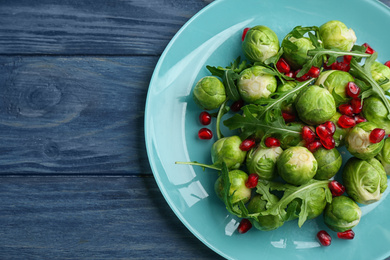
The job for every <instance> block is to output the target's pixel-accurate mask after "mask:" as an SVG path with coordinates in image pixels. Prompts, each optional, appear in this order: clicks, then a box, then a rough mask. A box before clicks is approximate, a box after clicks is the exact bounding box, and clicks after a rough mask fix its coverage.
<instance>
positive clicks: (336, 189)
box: [328, 181, 345, 197]
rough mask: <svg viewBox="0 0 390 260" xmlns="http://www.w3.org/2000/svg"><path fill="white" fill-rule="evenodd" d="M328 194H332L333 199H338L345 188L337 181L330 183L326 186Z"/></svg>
mask: <svg viewBox="0 0 390 260" xmlns="http://www.w3.org/2000/svg"><path fill="white" fill-rule="evenodd" d="M328 187H329V189H330V192H332V195H333V197H338V196H341V195H343V194H344V192H345V187H344V185H342V184H341V183H340V182H338V181H331V182H329V184H328Z"/></svg>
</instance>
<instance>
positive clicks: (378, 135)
mask: <svg viewBox="0 0 390 260" xmlns="http://www.w3.org/2000/svg"><path fill="white" fill-rule="evenodd" d="M385 135H386V132H385V130H383V129H381V128H375V129H373V130H372V131H371V133H370V136H369V138H370V142H371V143H374V144H376V143H379V142H380V141H382V140H383V138H385Z"/></svg>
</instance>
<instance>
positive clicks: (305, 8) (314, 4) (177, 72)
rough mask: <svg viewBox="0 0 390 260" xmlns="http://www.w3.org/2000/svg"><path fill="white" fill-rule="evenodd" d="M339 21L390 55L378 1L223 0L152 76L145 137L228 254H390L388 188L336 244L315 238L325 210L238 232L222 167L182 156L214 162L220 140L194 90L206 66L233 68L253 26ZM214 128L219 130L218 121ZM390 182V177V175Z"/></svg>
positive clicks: (209, 241)
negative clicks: (212, 134)
mask: <svg viewBox="0 0 390 260" xmlns="http://www.w3.org/2000/svg"><path fill="white" fill-rule="evenodd" d="M329 20H340V21H343V22H344V23H345V24H346V25H347V26H348V27H350V28H353V30H354V31H355V33H356V36H357V39H358V40H357V44H363V43H364V42H368V43H369V44H370V45H371V46H372V47H373V48H374V49H375V50H376V51H378V53H379V61H381V62H385V61H386V60H388V59H390V49H389V48H388V43H389V42H390V34H388V33H387V31H386V29H385V28H390V9H389V8H388V7H387V6H385V5H383V4H382V3H380V2H377V1H372V0H357V1H354V2H353V4H351V2H350V1H340V0H327V1H311V0H303V1H302V0H301V1H290V0H272V1H271V0H262V1H259V0H245V1H237V0H219V1H215V2H213V3H211V4H209V5H208V6H207V7H206V8H204V9H203V10H201V11H200V12H199V13H197V14H196V15H195V16H194V17H192V18H191V19H190V20H189V21H188V22H187V23H186V24H185V25H184V26H183V27H182V28H181V29H180V30H179V32H178V33H177V34H176V35H175V36H174V38H173V39H172V40H171V42H170V43H169V45H168V46H167V47H166V49H165V51H164V52H163V54H162V56H161V58H160V60H159V61H158V63H157V65H156V68H155V71H154V73H153V76H152V78H151V82H150V86H149V90H148V95H147V101H146V110H145V140H146V147H147V153H148V158H149V161H150V165H151V168H152V171H153V174H154V177H155V179H156V182H157V184H158V186H159V188H160V190H161V192H162V194H163V196H164V197H165V199H166V201H167V202H168V204H169V206H170V207H171V208H172V210H173V211H174V213H175V214H176V215H177V217H178V218H179V219H180V220H181V221H182V222H183V224H184V225H185V226H186V227H187V228H188V229H189V230H190V231H191V232H192V233H193V234H194V235H195V236H196V237H197V238H198V239H199V240H201V241H202V242H203V243H204V244H206V245H207V246H208V247H210V248H211V249H212V250H214V251H215V252H217V253H218V254H220V255H221V256H223V257H225V258H228V259H250V258H256V259H287V257H288V259H291V260H292V259H329V258H330V257H334V256H337V257H338V258H340V259H343V260H348V259H380V260H382V259H384V258H386V257H389V256H390V247H389V244H390V221H388V216H389V215H390V198H386V196H387V194H388V193H389V190H390V188H389V189H387V191H386V193H385V194H384V195H383V199H382V200H381V201H380V202H377V203H375V204H372V205H369V206H363V207H362V211H363V217H362V219H361V222H360V223H359V225H358V226H357V227H355V228H354V231H355V234H356V236H355V239H354V240H341V239H337V238H336V234H335V233H334V232H333V233H331V235H332V236H333V241H332V245H331V246H329V247H322V246H320V244H319V243H318V242H317V240H316V239H315V236H316V233H317V232H318V231H319V230H320V229H326V230H329V229H327V227H325V225H324V224H323V221H322V219H321V217H319V218H318V219H315V220H309V221H307V222H306V223H305V224H304V225H303V226H302V227H301V228H298V226H297V223H296V222H295V221H291V222H288V223H286V224H285V225H284V226H282V227H281V228H279V229H277V230H274V231H270V232H261V231H257V230H255V229H253V230H250V231H249V232H248V233H246V234H238V233H237V232H236V231H235V229H236V227H237V225H238V219H237V218H235V217H233V216H231V215H230V214H228V213H227V211H226V209H225V206H224V205H223V203H222V202H221V201H220V200H219V199H218V198H217V197H216V195H215V193H214V182H215V180H216V178H217V173H216V172H215V171H213V170H206V171H203V170H202V169H201V168H200V167H192V166H188V165H176V164H175V161H199V162H203V163H210V164H211V159H210V147H211V145H212V143H213V142H214V141H215V139H213V140H199V139H198V137H197V132H198V130H199V129H200V128H201V127H202V126H201V125H200V123H199V122H198V115H199V113H200V112H201V110H200V109H199V108H198V107H197V106H196V105H195V104H194V102H193V101H192V96H191V90H192V88H193V86H194V84H195V83H196V82H197V81H198V80H199V79H200V78H202V77H204V76H206V75H209V72H208V71H207V69H206V68H205V66H206V65H212V66H218V65H221V66H227V65H228V64H229V63H230V62H231V61H232V60H233V59H235V58H237V57H238V56H242V57H243V55H242V52H241V33H242V30H243V29H244V28H245V27H253V26H255V25H260V24H262V25H266V26H268V27H270V28H271V29H273V30H274V31H275V33H276V34H277V35H278V37H279V39H283V37H284V35H285V34H287V33H288V32H289V31H291V29H293V27H295V26H297V25H302V26H311V25H317V26H320V25H321V24H323V23H325V22H327V21H329ZM210 128H212V129H215V125H211V126H210ZM389 185H390V183H389Z"/></svg>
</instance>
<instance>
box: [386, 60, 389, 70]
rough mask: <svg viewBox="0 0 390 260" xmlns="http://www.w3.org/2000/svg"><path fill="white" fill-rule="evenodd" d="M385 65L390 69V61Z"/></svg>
mask: <svg viewBox="0 0 390 260" xmlns="http://www.w3.org/2000/svg"><path fill="white" fill-rule="evenodd" d="M385 65H386V66H387V67H389V68H390V60H388V61H386V62H385Z"/></svg>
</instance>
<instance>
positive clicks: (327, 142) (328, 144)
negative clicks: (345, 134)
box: [320, 136, 336, 150]
mask: <svg viewBox="0 0 390 260" xmlns="http://www.w3.org/2000/svg"><path fill="white" fill-rule="evenodd" d="M320 142H321V144H322V146H323V147H324V148H325V149H327V150H331V149H333V148H335V147H336V142H335V141H334V138H333V137H332V136H328V137H325V138H324V139H320Z"/></svg>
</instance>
